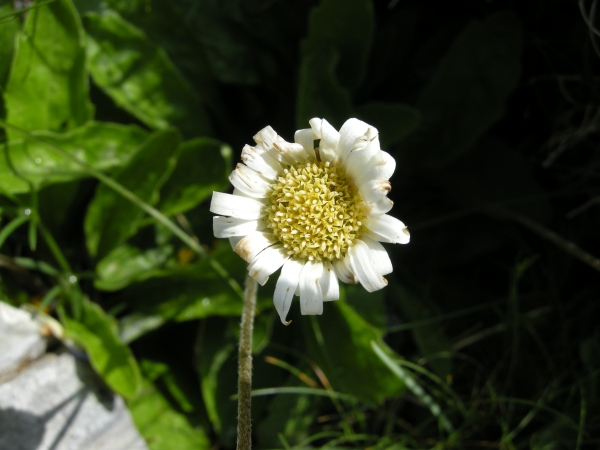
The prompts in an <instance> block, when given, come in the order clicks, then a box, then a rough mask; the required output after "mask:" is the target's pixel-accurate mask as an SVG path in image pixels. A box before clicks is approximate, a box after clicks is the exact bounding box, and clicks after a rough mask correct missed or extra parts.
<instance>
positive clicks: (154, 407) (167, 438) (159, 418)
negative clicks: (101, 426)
mask: <svg viewBox="0 0 600 450" xmlns="http://www.w3.org/2000/svg"><path fill="white" fill-rule="evenodd" d="M128 406H129V410H130V411H131V415H132V417H133V421H134V422H135V425H136V426H137V428H138V430H139V431H140V433H141V435H142V436H143V437H144V439H145V440H146V442H147V443H148V447H149V448H150V449H151V450H172V449H177V450H201V449H209V448H211V447H210V441H209V439H208V437H207V436H206V433H205V432H204V430H203V429H202V428H199V427H194V426H192V425H191V424H190V423H189V421H188V420H187V417H186V416H185V415H184V414H181V413H179V412H177V411H175V410H174V409H173V408H172V406H171V405H170V403H169V401H168V400H167V399H166V398H165V397H164V396H163V395H162V394H161V393H160V392H159V391H158V390H157V389H156V387H154V385H153V384H152V383H150V382H149V381H146V380H145V381H144V387H143V390H142V392H141V393H140V395H139V396H138V397H137V398H135V399H134V400H132V401H130V402H128Z"/></svg>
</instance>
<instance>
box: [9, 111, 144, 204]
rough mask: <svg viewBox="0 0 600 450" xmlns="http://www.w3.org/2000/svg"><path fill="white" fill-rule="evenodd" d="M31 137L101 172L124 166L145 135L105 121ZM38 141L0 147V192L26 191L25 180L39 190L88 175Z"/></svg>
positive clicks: (41, 133) (130, 128) (20, 138)
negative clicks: (47, 185) (45, 186)
mask: <svg viewBox="0 0 600 450" xmlns="http://www.w3.org/2000/svg"><path fill="white" fill-rule="evenodd" d="M32 134H33V135H34V136H35V137H37V138H39V139H40V141H43V142H47V143H49V144H52V145H54V146H56V147H59V148H60V149H62V150H64V151H66V152H67V153H70V154H71V155H73V156H75V157H77V159H78V160H80V161H81V162H83V163H85V164H87V165H88V166H91V167H93V168H94V169H97V170H101V171H110V170H113V169H116V168H118V167H123V166H124V165H126V164H127V163H128V162H129V161H130V159H131V158H132V157H133V155H134V154H135V151H136V150H137V148H138V146H139V145H140V144H141V143H142V142H143V140H144V139H145V138H146V136H147V133H146V132H145V131H143V130H141V129H140V128H139V127H136V126H125V125H118V124H111V123H105V122H88V123H87V124H85V125H83V126H82V127H79V128H76V129H75V130H72V131H69V132H67V133H61V134H58V133H53V132H49V131H34V132H32ZM40 141H38V140H33V139H31V140H27V139H24V138H23V137H22V136H19V139H16V140H14V141H11V142H8V143H5V144H1V145H0V190H3V191H6V192H12V193H23V192H28V191H29V184H28V183H27V181H25V179H26V180H28V181H29V182H31V183H32V184H33V185H34V186H37V187H43V186H44V185H45V184H49V183H58V182H64V181H71V180H74V179H77V178H82V177H87V176H89V175H88V174H87V172H86V171H84V170H83V169H82V167H81V166H80V165H79V164H76V163H74V162H73V161H70V160H67V159H66V158H64V157H63V156H62V155H60V154H58V153H57V152H56V151H54V150H53V149H52V148H50V147H49V146H48V145H46V144H44V143H42V142H40ZM23 178H25V179H23Z"/></svg>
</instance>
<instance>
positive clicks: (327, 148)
mask: <svg viewBox="0 0 600 450" xmlns="http://www.w3.org/2000/svg"><path fill="white" fill-rule="evenodd" d="M309 123H310V127H311V128H312V130H313V133H314V135H315V139H320V140H321V142H320V143H319V156H320V157H321V161H329V162H332V163H335V162H336V161H337V159H338V154H337V146H338V143H339V142H340V133H339V132H338V131H337V130H336V129H335V128H333V127H332V126H331V124H330V123H329V122H327V121H326V120H325V119H318V118H314V119H310V120H309Z"/></svg>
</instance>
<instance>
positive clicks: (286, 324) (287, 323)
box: [284, 320, 292, 327]
mask: <svg viewBox="0 0 600 450" xmlns="http://www.w3.org/2000/svg"><path fill="white" fill-rule="evenodd" d="M290 323H292V321H291V320H287V321H286V322H285V323H284V325H285V326H286V327H287V326H289V324H290Z"/></svg>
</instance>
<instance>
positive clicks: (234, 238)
mask: <svg viewBox="0 0 600 450" xmlns="http://www.w3.org/2000/svg"><path fill="white" fill-rule="evenodd" d="M242 239H244V236H231V237H230V238H229V245H231V248H232V249H233V250H235V247H236V245H238V244H239V242H240V241H241V240H242Z"/></svg>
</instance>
